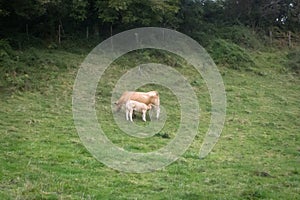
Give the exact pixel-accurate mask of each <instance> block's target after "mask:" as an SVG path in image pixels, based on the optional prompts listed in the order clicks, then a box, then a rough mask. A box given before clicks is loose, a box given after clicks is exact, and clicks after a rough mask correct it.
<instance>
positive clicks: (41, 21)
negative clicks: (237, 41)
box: [0, 0, 300, 39]
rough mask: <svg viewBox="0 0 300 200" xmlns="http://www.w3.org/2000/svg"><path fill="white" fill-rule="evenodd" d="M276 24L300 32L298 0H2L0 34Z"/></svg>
mask: <svg viewBox="0 0 300 200" xmlns="http://www.w3.org/2000/svg"><path fill="white" fill-rule="evenodd" d="M204 24H214V25H218V24H219V25H223V26H224V25H228V26H230V25H243V26H247V27H249V28H252V29H253V30H254V31H268V30H269V29H270V28H273V27H276V28H279V29H281V30H285V31H287V30H288V31H292V32H300V0H264V1H260V0H214V1H213V0H0V26H1V31H0V36H1V37H10V36H12V35H14V34H16V33H26V34H30V35H32V36H35V37H39V38H43V39H51V38H54V37H56V36H57V34H58V27H60V28H61V30H60V31H62V32H63V33H65V34H90V35H100V36H104V37H105V36H109V35H113V34H114V33H116V32H119V31H122V30H126V29H130V28H134V27H141V26H158V27H165V28H171V29H175V30H178V31H181V32H183V33H187V34H190V35H191V34H193V33H194V32H197V31H199V30H201V29H203V27H207V26H204Z"/></svg>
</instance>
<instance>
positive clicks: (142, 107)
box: [126, 100, 151, 122]
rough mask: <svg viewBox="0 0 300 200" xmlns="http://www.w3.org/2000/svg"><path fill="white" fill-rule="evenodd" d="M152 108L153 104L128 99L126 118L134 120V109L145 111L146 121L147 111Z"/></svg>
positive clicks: (144, 117) (144, 119) (144, 118)
mask: <svg viewBox="0 0 300 200" xmlns="http://www.w3.org/2000/svg"><path fill="white" fill-rule="evenodd" d="M150 109H151V104H149V105H146V104H144V103H141V102H138V101H133V100H128V101H127V102H126V120H130V121H132V114H133V111H136V112H140V113H143V116H142V118H143V121H144V122H145V121H146V112H147V110H150Z"/></svg>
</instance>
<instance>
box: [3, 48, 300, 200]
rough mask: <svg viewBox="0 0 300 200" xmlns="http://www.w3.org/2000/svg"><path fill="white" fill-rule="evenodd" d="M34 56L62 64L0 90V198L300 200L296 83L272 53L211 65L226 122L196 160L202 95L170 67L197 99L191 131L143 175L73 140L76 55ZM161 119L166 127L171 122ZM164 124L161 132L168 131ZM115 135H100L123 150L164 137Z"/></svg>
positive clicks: (197, 84) (205, 111) (195, 81)
mask: <svg viewBox="0 0 300 200" xmlns="http://www.w3.org/2000/svg"><path fill="white" fill-rule="evenodd" d="M39 54H40V55H39V56H40V57H52V58H55V57H58V58H60V59H62V62H64V63H68V65H69V63H71V64H70V67H66V68H64V69H63V70H59V69H58V68H53V67H51V66H49V68H51V69H54V70H52V71H51V72H49V68H48V69H45V71H43V70H39V71H37V72H34V73H32V74H30V76H36V77H35V78H34V79H36V82H37V83H39V84H40V87H36V88H33V89H29V90H25V91H23V92H19V91H16V92H14V93H8V92H3V91H1V94H0V95H1V97H0V98H1V101H0V152H1V154H0V163H1V164H0V199H299V198H300V195H299V193H300V189H299V188H300V170H299V162H300V159H299V154H300V136H299V127H300V122H299V117H300V112H299V105H300V93H299V91H300V80H299V78H298V77H295V76H292V75H290V74H288V73H286V72H285V73H281V71H282V70H281V69H282V67H281V64H280V62H281V60H284V56H281V54H280V52H276V51H275V52H271V53H270V52H255V53H252V57H253V58H254V61H255V63H256V69H257V71H253V72H242V71H236V70H230V69H226V68H221V72H222V75H223V79H224V82H225V86H226V91H227V103H228V107H227V117H226V124H225V128H224V130H223V133H222V136H221V138H220V140H219V142H218V143H217V145H216V146H215V148H214V150H213V152H211V154H210V155H209V156H208V157H206V158H205V159H204V160H199V159H198V152H199V148H200V146H201V142H202V139H203V135H204V134H205V131H206V130H207V126H208V125H207V124H208V122H209V117H210V115H209V97H208V94H207V90H206V87H205V85H204V83H203V81H202V80H201V79H200V78H199V77H197V76H195V75H194V73H192V71H191V69H189V68H179V69H178V70H179V71H180V72H181V73H183V74H185V75H186V76H187V77H188V79H189V81H190V82H191V84H192V85H193V86H194V88H195V91H196V93H197V95H198V97H199V99H200V101H199V102H200V107H201V110H202V119H201V122H200V129H199V134H198V136H197V137H196V139H195V141H194V143H193V144H192V145H191V147H190V148H189V150H188V151H187V152H186V153H185V154H184V155H183V156H182V157H181V158H180V159H179V160H178V161H176V162H175V163H173V164H171V165H170V166H168V167H166V168H164V169H162V170H160V171H156V172H153V173H146V174H128V173H122V172H118V171H115V170H112V169H110V168H108V167H106V166H104V165H103V164H101V163H100V162H98V161H97V160H95V159H94V158H93V157H92V156H91V155H90V153H89V152H88V151H87V150H86V149H85V147H84V146H83V145H82V143H81V141H80V139H79V137H78V135H77V133H76V130H75V127H74V124H73V119H72V111H71V95H72V86H73V82H74V78H75V75H76V72H77V68H76V67H75V68H74V67H72V66H78V65H79V63H80V62H81V61H82V59H83V57H84V56H78V54H72V53H66V52H60V51H55V50H53V51H51V52H49V51H47V50H41V51H40V52H39ZM61 55H63V56H61ZM62 65H63V64H62ZM66 65H67V64H66ZM114 70H119V71H118V73H121V72H122V70H124V69H123V68H115V69H114V68H113V69H112V71H113V72H116V71H114ZM46 71H48V72H49V73H46ZM257 72H258V73H257ZM45 77H47V78H45ZM109 84H111V83H109V82H108V85H109ZM108 90H109V89H108V88H107V87H103V88H99V94H105V96H108V94H109V91H108ZM162 90H163V88H162ZM165 97H167V96H165ZM163 99H164V95H162V102H163ZM104 102H106V103H108V101H105V100H104ZM98 103H99V104H101V100H99V101H98ZM102 103H103V102H102ZM168 106H169V105H166V107H168ZM101 109H104V110H106V109H108V104H106V106H103V107H101V105H100V106H99V113H98V114H99V116H100V117H104V119H106V118H109V116H106V115H104V116H101V113H102V112H101V111H102V110H101ZM176 112H178V111H176ZM176 114H177V115H178V113H175V115H176ZM170 121H171V120H170ZM167 126H169V127H172V122H168V123H167ZM105 131H106V132H107V133H108V135H109V132H110V131H111V127H110V126H105ZM173 131H174V130H171V128H165V130H164V132H165V133H167V134H169V136H170V137H171V138H172V137H173V136H174V135H173ZM118 135H120V137H122V139H119V140H118V137H116V136H114V135H113V134H112V135H109V136H110V137H111V138H112V140H113V141H114V142H115V143H116V144H118V145H120V146H123V147H124V148H126V149H127V150H142V151H143V150H146V151H147V150H149V149H151V148H150V147H153V146H151V144H155V145H158V146H159V145H163V144H165V143H166V142H167V141H168V140H170V139H166V138H163V137H160V136H155V137H154V138H153V140H154V143H151V141H148V142H149V145H148V143H147V145H146V146H143V145H140V146H139V144H138V143H137V140H134V139H132V138H130V137H127V136H122V134H121V133H118ZM127 142H128V143H129V144H130V145H127V144H126V143H127ZM155 145H154V147H157V146H155Z"/></svg>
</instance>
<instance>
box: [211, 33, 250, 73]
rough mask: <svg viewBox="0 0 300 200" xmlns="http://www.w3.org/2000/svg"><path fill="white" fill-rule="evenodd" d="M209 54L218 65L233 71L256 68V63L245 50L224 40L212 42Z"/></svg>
mask: <svg viewBox="0 0 300 200" xmlns="http://www.w3.org/2000/svg"><path fill="white" fill-rule="evenodd" d="M208 52H209V53H210V54H211V56H212V58H213V59H214V61H215V63H216V64H217V65H223V66H225V67H229V68H232V69H251V68H252V67H253V66H254V61H253V60H252V58H251V56H250V55H249V54H248V53H247V52H246V50H245V49H243V48H242V47H240V46H238V45H236V44H234V43H230V42H227V41H226V40H223V39H216V40H215V41H214V42H212V44H211V45H210V46H209V48H208Z"/></svg>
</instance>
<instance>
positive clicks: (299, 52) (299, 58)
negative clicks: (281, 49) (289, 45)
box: [285, 49, 300, 74]
mask: <svg viewBox="0 0 300 200" xmlns="http://www.w3.org/2000/svg"><path fill="white" fill-rule="evenodd" d="M287 58H288V61H287V62H286V63H285V66H286V68H287V69H288V70H291V71H292V72H295V73H297V74H300V49H294V50H292V51H291V52H289V53H288V55H287Z"/></svg>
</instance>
